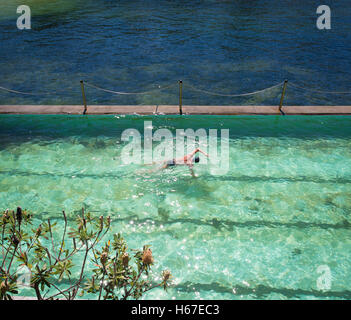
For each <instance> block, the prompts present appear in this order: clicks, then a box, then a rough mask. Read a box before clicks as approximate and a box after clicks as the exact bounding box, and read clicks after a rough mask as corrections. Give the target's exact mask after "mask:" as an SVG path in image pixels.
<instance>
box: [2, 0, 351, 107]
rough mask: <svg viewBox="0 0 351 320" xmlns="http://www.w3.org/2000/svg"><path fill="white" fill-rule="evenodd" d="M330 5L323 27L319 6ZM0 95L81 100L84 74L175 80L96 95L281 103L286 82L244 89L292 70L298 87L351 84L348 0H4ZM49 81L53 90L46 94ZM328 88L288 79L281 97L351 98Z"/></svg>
mask: <svg viewBox="0 0 351 320" xmlns="http://www.w3.org/2000/svg"><path fill="white" fill-rule="evenodd" d="M19 4H28V5H30V7H31V9H32V30H27V31H20V30H17V28H16V18H17V16H16V8H17V5H19ZM321 4H327V5H329V6H330V8H331V11H332V24H331V27H332V29H331V30H318V29H317V27H316V19H317V16H318V15H317V14H316V9H317V7H318V6H319V5H321ZM0 11H1V12H2V13H1V14H0V74H1V79H0V86H3V87H7V88H11V89H15V90H20V91H24V92H32V93H40V94H39V95H36V96H29V95H28V96H21V95H18V94H13V93H6V92H3V91H0V104H80V103H81V102H82V99H81V92H80V83H79V81H80V80H81V79H82V80H85V81H88V82H90V83H93V84H96V85H98V86H101V87H104V88H107V89H112V90H117V91H127V92H142V91H148V90H153V89H157V88H158V87H159V86H161V87H162V86H166V85H169V84H173V86H172V87H171V88H169V89H167V90H164V91H161V92H156V93H152V94H147V95H113V94H110V93H106V92H102V91H98V90H96V89H93V88H86V90H87V99H88V103H89V104H177V103H178V87H177V81H178V80H179V79H181V80H183V81H184V87H183V94H184V96H183V103H184V104H205V105H220V104H225V105H228V104H229V105H230V104H278V103H279V99H280V92H281V88H280V87H279V88H276V89H274V90H271V91H267V92H265V93H261V94H257V95H254V96H248V97H243V98H233V97H222V96H216V95H209V94H205V93H199V92H197V91H194V90H193V89H192V88H191V87H190V85H192V86H195V87H197V88H199V89H203V90H207V91H212V92H218V93H223V94H231V93H245V92H252V91H256V90H260V89H263V88H266V87H270V86H272V85H275V84H277V83H280V82H281V81H283V80H284V79H288V80H289V81H290V83H292V84H294V83H295V84H297V85H299V86H302V87H306V88H312V89H317V90H325V91H351V75H350V70H351V59H350V58H351V50H350V49H351V41H350V40H351V36H350V30H351V19H350V18H351V4H350V2H349V1H346V0H341V1H337V2H336V1H329V0H328V1H322V2H321V1H311V0H309V1H300V0H295V1H273V0H271V1H268V0H261V1H257V0H256V1H254V0H253V1H246V0H241V1H240V0H236V1H224V0H223V1H219V0H217V1H216V0H203V1H199V0H198V1H183V0H178V1H167V0H163V1H161V0H158V1H156V0H143V1H130V0H128V1H117V0H84V1H83V0H52V1H42V0H23V1H17V0H1V3H0ZM41 93H49V94H41ZM350 100H351V94H349V95H342V94H338V95H331V94H324V93H314V92H312V91H305V90H301V89H298V88H295V87H292V86H289V85H288V90H287V96H286V100H285V104H290V105H291V104H296V105H309V104H311V105H333V104H336V105H345V104H350Z"/></svg>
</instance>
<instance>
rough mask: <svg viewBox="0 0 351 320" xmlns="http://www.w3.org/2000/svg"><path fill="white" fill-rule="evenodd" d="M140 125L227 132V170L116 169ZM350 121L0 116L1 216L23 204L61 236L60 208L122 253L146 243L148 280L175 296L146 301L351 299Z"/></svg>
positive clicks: (156, 295) (158, 294)
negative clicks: (83, 216)
mask: <svg viewBox="0 0 351 320" xmlns="http://www.w3.org/2000/svg"><path fill="white" fill-rule="evenodd" d="M144 120H149V121H150V120H151V121H152V122H153V126H154V130H156V129H159V128H168V129H170V130H172V131H173V130H175V128H178V129H179V128H188V127H192V128H193V129H196V128H217V129H219V128H228V129H230V144H229V145H230V169H229V172H228V173H227V174H226V175H223V176H214V175H212V174H211V170H210V169H211V166H210V165H206V166H205V165H197V166H196V168H195V171H196V173H197V174H198V175H199V177H198V178H197V179H192V178H191V177H190V175H189V172H188V171H187V170H186V169H185V168H174V169H170V170H165V171H163V172H158V173H153V174H145V168H143V167H142V166H136V165H123V164H122V162H121V159H120V153H121V149H122V146H123V145H124V144H123V142H121V141H120V135H121V132H122V131H123V130H124V129H126V128H130V127H133V128H137V129H139V130H141V131H142V128H143V125H144ZM350 120H351V119H350V117H337V116H323V117H319V116H314V117H304V116H300V117H299V116H296V117H280V116H277V117H275V116H272V117H271V116H257V117H256V116H239V117H211V116H204V117H197V116H196V117H195V116H185V117H179V116H173V117H169V116H163V117H162V116H161V117H147V116H145V117H142V116H88V117H81V116H6V115H0V203H1V208H0V209H6V208H7V207H10V208H14V207H16V206H22V207H23V208H28V209H30V210H31V211H32V212H33V213H35V216H36V219H37V221H38V222H39V221H41V220H42V219H46V218H51V219H53V220H57V221H58V224H59V226H61V228H62V219H61V214H60V212H61V210H63V209H64V210H66V212H67V213H68V216H69V219H74V217H75V216H76V215H77V212H78V210H80V208H81V207H82V206H83V207H85V208H86V210H88V211H91V212H92V213H93V214H96V215H100V214H104V215H105V216H106V215H108V214H109V215H111V216H112V217H113V226H112V231H113V232H120V231H122V234H123V235H124V236H125V238H126V239H127V241H128V244H129V247H130V248H140V247H141V246H142V245H143V244H151V245H152V248H153V253H154V256H155V260H156V263H155V266H154V271H155V273H158V272H160V271H161V270H163V269H170V270H171V271H172V274H173V281H174V287H173V288H171V289H170V290H169V291H168V292H167V293H165V292H163V291H162V290H154V291H152V292H150V293H149V294H147V295H146V296H145V298H146V299H151V298H154V299H200V298H203V299H257V298H258V299H287V298H288V299H295V298H299V299H316V298H322V299H324V298H327V299H328V298H341V299H350V297H351V287H350V281H349V279H350V277H351V268H350V263H351V253H350V252H351V250H350V247H351V240H350V239H351V238H350V232H351V228H350V223H351V218H350V215H351V209H350V199H351V191H350V190H351V189H350V184H351V151H350V150H351V126H350ZM55 237H57V239H60V236H59V233H58V232H57V233H56V234H55ZM321 265H327V266H328V267H329V268H330V270H331V274H332V282H331V288H330V290H327V291H326V292H322V291H319V290H318V288H317V279H318V278H319V277H320V276H321V274H319V273H318V272H317V268H318V267H319V266H321ZM77 273H78V270H75V272H74V274H73V275H74V276H78V275H77ZM23 294H29V292H25V291H24V292H23Z"/></svg>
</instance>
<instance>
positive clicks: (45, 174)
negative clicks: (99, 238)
mask: <svg viewBox="0 0 351 320" xmlns="http://www.w3.org/2000/svg"><path fill="white" fill-rule="evenodd" d="M0 174H3V175H10V176H15V175H17V176H23V177H30V176H37V177H55V178H56V177H61V178H72V175H74V176H75V178H76V179H79V178H81V179H83V178H92V179H104V180H106V179H112V180H115V179H120V178H131V179H134V178H135V177H136V175H135V174H134V173H130V172H127V173H122V172H121V173H115V174H114V173H108V174H89V173H79V172H71V173H50V172H43V173H40V172H31V171H22V170H16V169H12V170H0ZM145 179H146V178H145ZM161 179H162V177H161ZM177 179H178V180H177V182H178V184H177V182H173V183H172V185H171V186H169V187H167V186H165V187H164V188H166V189H167V188H169V189H175V190H177V191H179V192H185V190H184V185H183V184H182V182H183V180H184V179H185V180H188V181H189V182H193V183H194V185H195V186H196V187H197V188H201V189H202V191H203V192H204V193H207V192H208V191H209V190H210V189H208V188H207V186H206V185H204V184H202V183H201V184H199V183H198V181H201V182H203V181H234V182H235V181H237V182H252V183H256V182H270V183H283V182H291V183H294V182H311V183H318V184H323V183H333V184H349V183H351V178H350V179H348V178H343V177H340V178H329V179H323V178H320V177H306V176H301V177H267V176H244V175H242V176H213V175H203V176H200V177H198V178H197V180H193V179H191V178H190V177H188V176H185V177H183V176H179V177H177ZM161 182H162V181H161ZM185 194H186V193H185Z"/></svg>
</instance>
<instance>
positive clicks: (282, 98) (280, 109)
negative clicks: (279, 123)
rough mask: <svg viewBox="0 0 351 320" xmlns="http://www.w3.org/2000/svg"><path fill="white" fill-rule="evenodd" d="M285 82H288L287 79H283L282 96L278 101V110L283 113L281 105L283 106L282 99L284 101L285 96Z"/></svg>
mask: <svg viewBox="0 0 351 320" xmlns="http://www.w3.org/2000/svg"><path fill="white" fill-rule="evenodd" d="M287 84H288V80H285V81H284V86H283V92H282V96H281V98H280V103H279V111H280V112H281V113H283V111H282V107H283V101H284V96H285V91H286V86H287Z"/></svg>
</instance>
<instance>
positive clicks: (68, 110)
mask: <svg viewBox="0 0 351 320" xmlns="http://www.w3.org/2000/svg"><path fill="white" fill-rule="evenodd" d="M281 110H282V113H281V112H280V111H279V106H182V112H183V114H188V115H279V114H285V115H351V106H283V107H282V109H281ZM83 113H84V106H82V105H0V114H83ZM86 114H90V115H93V114H141V115H152V114H166V115H167V114H169V115H175V114H179V106H178V105H159V106H158V105H88V107H87V111H86Z"/></svg>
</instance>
